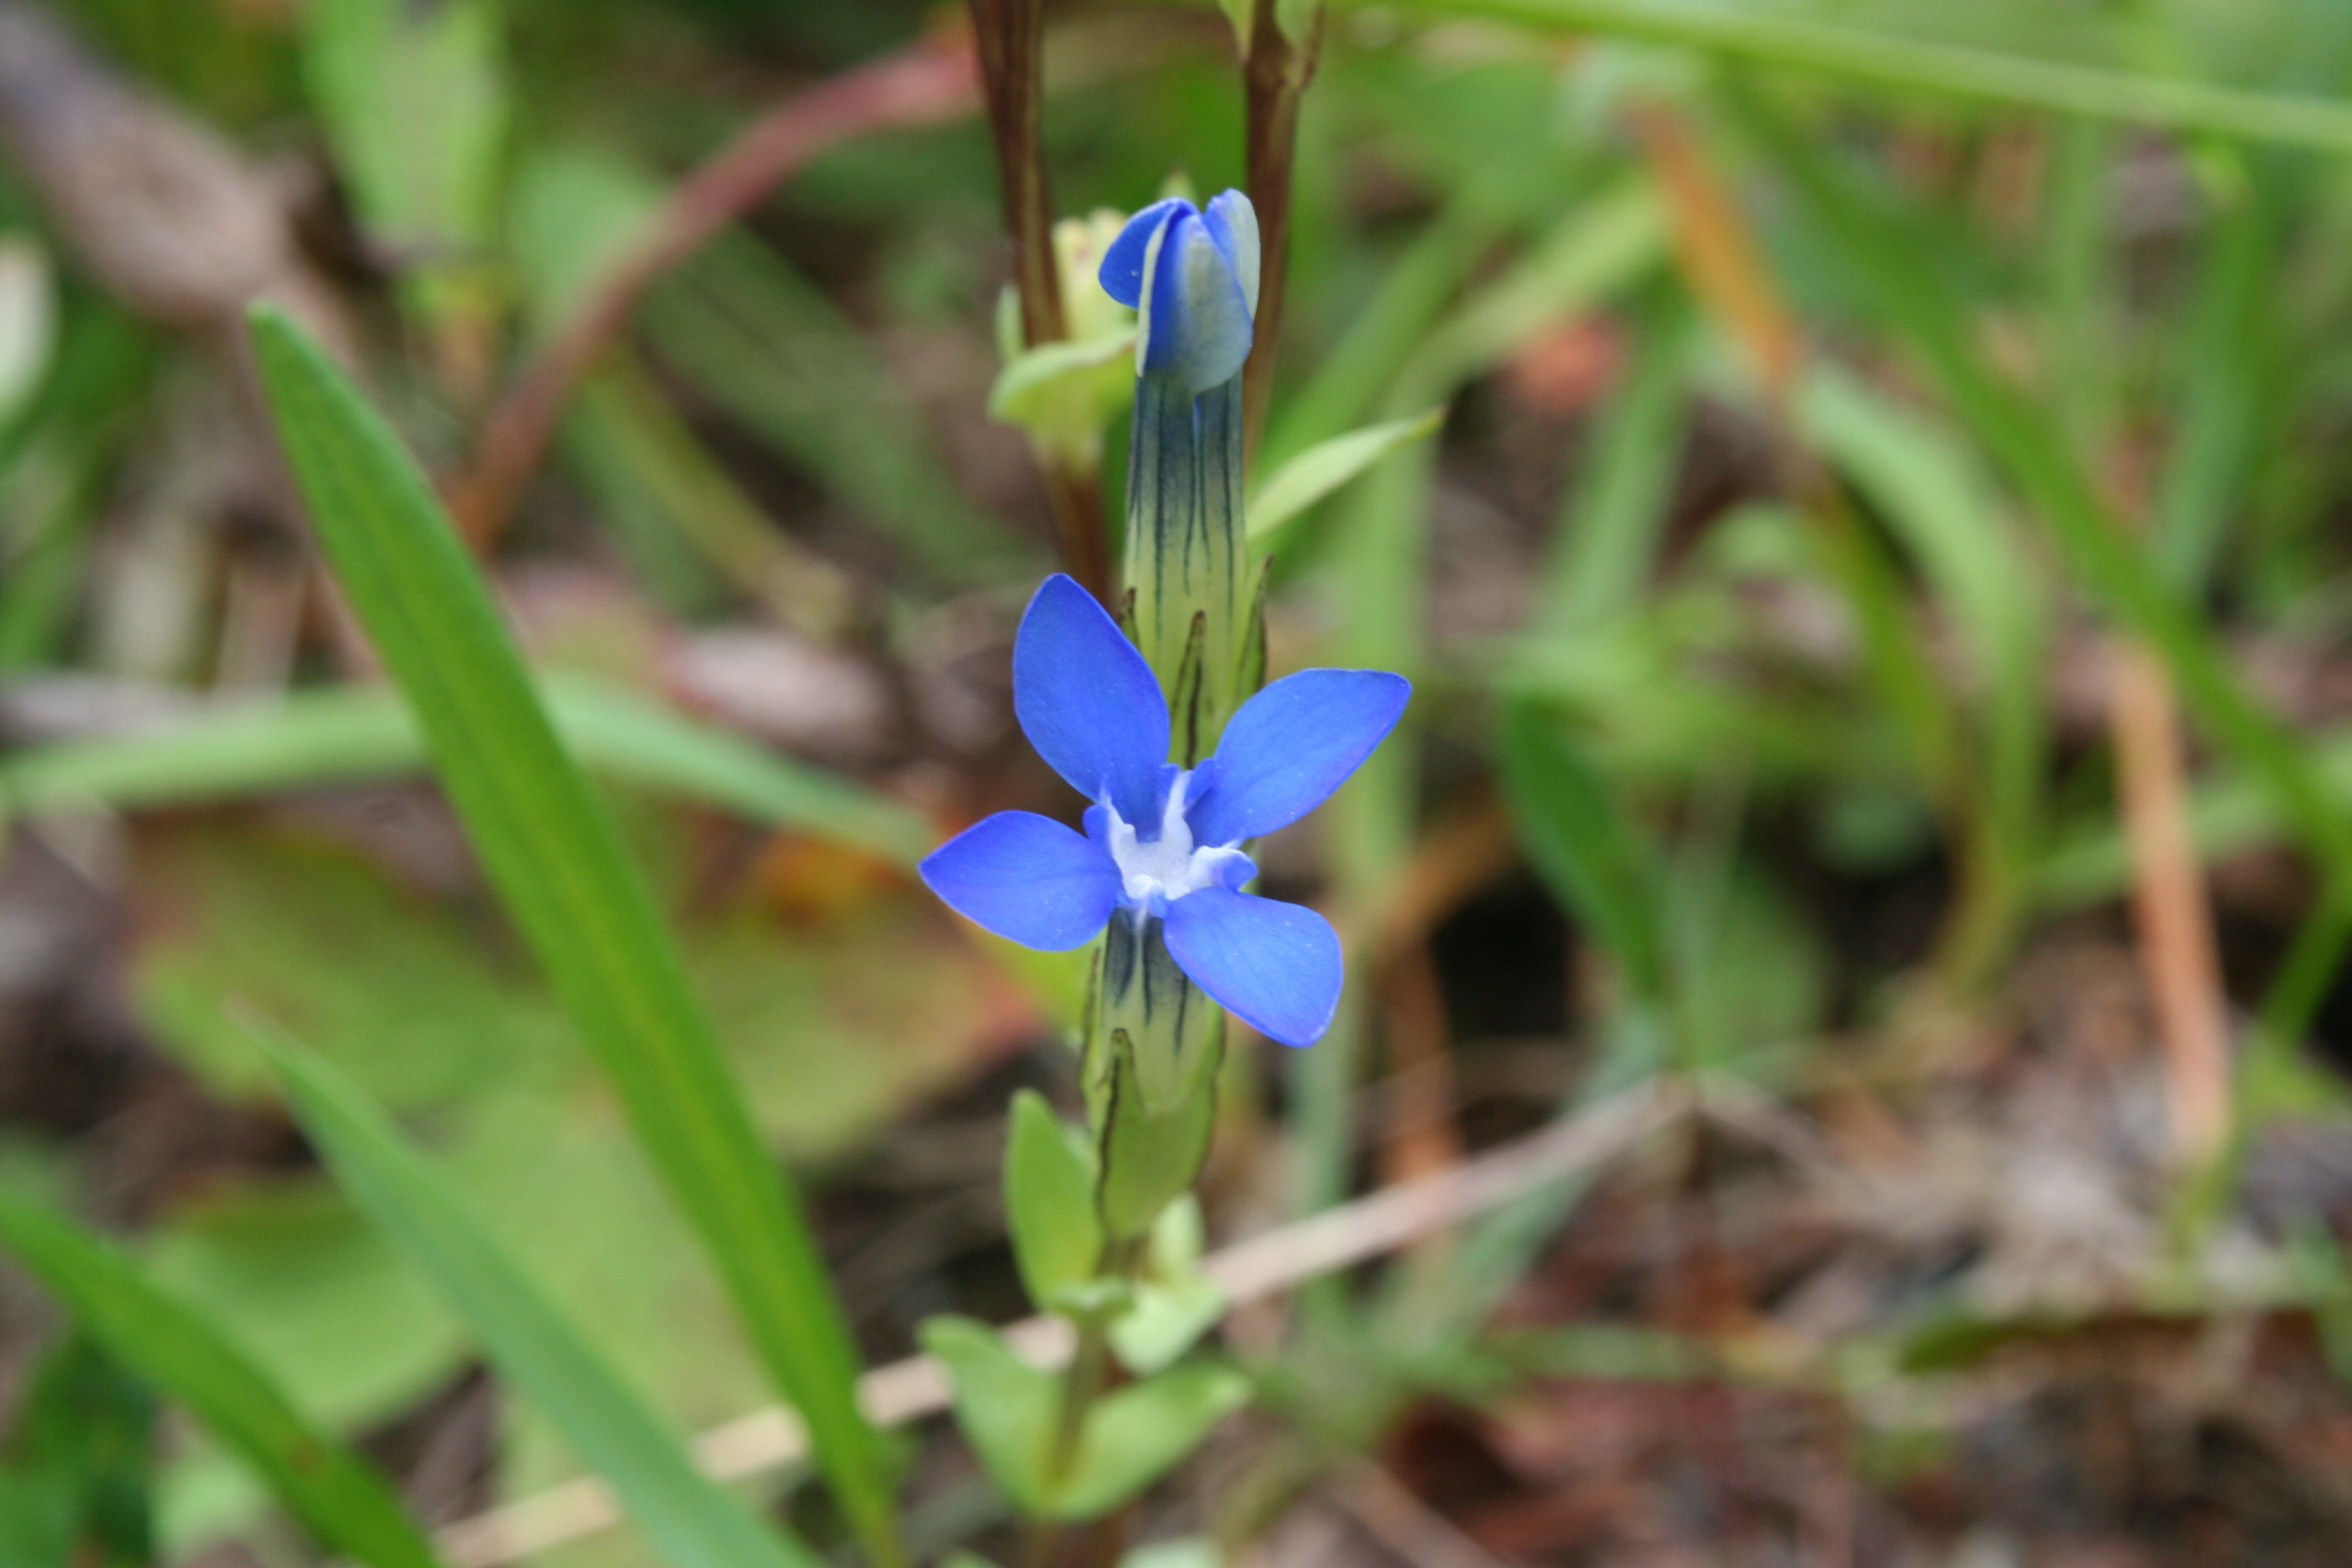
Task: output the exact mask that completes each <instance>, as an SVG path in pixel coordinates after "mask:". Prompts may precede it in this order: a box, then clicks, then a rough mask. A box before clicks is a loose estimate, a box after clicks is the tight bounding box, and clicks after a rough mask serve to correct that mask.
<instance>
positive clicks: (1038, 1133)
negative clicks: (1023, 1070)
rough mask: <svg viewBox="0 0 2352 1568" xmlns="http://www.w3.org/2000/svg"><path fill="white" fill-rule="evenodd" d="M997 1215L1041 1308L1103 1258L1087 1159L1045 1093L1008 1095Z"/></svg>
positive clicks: (1092, 1175) (1048, 1306) (1025, 1091)
mask: <svg viewBox="0 0 2352 1568" xmlns="http://www.w3.org/2000/svg"><path fill="white" fill-rule="evenodd" d="M1004 1217H1005V1220H1006V1223H1007V1224H1008V1225H1009V1226H1011V1228H1012V1231H1013V1259H1014V1261H1016V1262H1017V1263H1018V1264H1019V1265H1020V1267H1021V1282H1022V1284H1023V1285H1024V1286H1026V1287H1027V1288H1028V1290H1029V1300H1032V1301H1034V1303H1036V1305H1037V1307H1038V1308H1039V1309H1040V1310H1048V1311H1050V1310H1053V1308H1054V1304H1055V1298H1056V1297H1057V1296H1059V1295H1060V1294H1061V1292H1063V1291H1064V1290H1066V1289H1069V1288H1070V1287H1071V1286H1073V1285H1077V1284H1081V1283H1083V1282H1084V1281H1086V1280H1087V1279H1091V1278H1092V1277H1093V1276H1094V1272H1095V1268H1096V1267H1097V1264H1098V1263H1099V1262H1100V1261H1101V1258H1102V1248H1103V1235H1102V1221H1101V1220H1100V1219H1099V1218H1098V1217H1097V1215H1096V1214H1095V1173H1094V1162H1093V1161H1091V1160H1089V1159H1088V1158H1087V1154H1086V1151H1085V1150H1084V1149H1083V1148H1081V1147H1079V1146H1077V1145H1076V1144H1074V1143H1072V1142H1071V1141H1070V1136H1069V1134H1068V1133H1067V1132H1066V1131H1064V1129H1063V1127H1062V1123H1061V1120H1060V1119H1059V1118H1058V1117H1056V1116H1055V1114H1054V1110H1053V1107H1051V1106H1049V1105H1047V1104H1046V1103H1045V1097H1044V1096H1043V1095H1040V1094H1038V1093H1037V1092H1036V1091H1035V1090H1034V1089H1023V1090H1022V1091H1021V1092H1020V1093H1018V1094H1016V1095H1014V1096H1013V1115H1012V1119H1011V1122H1010V1125H1009V1128H1008V1131H1007V1135H1006V1142H1005V1147H1004Z"/></svg>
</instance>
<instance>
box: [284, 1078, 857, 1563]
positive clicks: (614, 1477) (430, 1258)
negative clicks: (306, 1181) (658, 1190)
mask: <svg viewBox="0 0 2352 1568" xmlns="http://www.w3.org/2000/svg"><path fill="white" fill-rule="evenodd" d="M258 1043H259V1045H260V1046H261V1048H262V1049H264V1050H265V1051H267V1052H268V1055H269V1058H270V1062H271V1065H273V1066H274V1067H275V1068H277V1069H278V1074H279V1076H280V1078H281V1079H283V1080H284V1082H285V1084H286V1086H287V1089H288V1091H289V1096H290V1098H291V1099H292V1100H293V1102H294V1105H295V1107H296V1110H298V1112H299V1116H300V1119H301V1122H302V1127H303V1130H304V1131H306V1132H308V1133H309V1134H310V1137H311V1138H312V1139H313V1140H315V1141H316V1142H317V1143H318V1145H319V1148H320V1152H321V1153H322V1154H323V1155H324V1157H325V1159H326V1162H327V1164H328V1166H329V1168H330V1169H331V1170H332V1171H333V1172H334V1173H335V1179H336V1180H337V1181H338V1182H340V1183H341V1184H342V1186H343V1189H344V1190H345V1191H346V1192H348V1193H349V1194H351V1196H352V1201H353V1202H355V1203H357V1204H358V1205H360V1206H361V1207H362V1209H364V1210H366V1211H367V1213H368V1215H369V1217H371V1218H372V1219H373V1220H374V1221H375V1223H376V1224H377V1225H379V1226H382V1227H383V1231H384V1233H385V1234H386V1235H387V1236H389V1237H392V1239H393V1241H394V1244H395V1245H396V1246H398V1247H400V1248H401V1250H403V1251H404V1252H405V1253H407V1254H408V1256H409V1257H410V1258H412V1259H413V1260H415V1262H416V1263H417V1265H418V1266H419V1267H421V1268H424V1269H425V1271H426V1272H427V1273H429V1274H430V1275H431V1276H432V1277H433V1279H434V1280H435V1281H436V1283H437V1284H438V1285H439V1286H440V1288H441V1290H442V1293H443V1294H444V1295H446V1297H447V1298H448V1299H449V1301H450V1303H451V1304H452V1305H453V1306H455V1307H456V1308H457V1312H458V1314H459V1316H461V1317H463V1318H464V1319H465V1320H466V1321H467V1323H469V1324H470V1325H472V1327H473V1330H474V1331H475V1332H476V1333H477V1334H478V1335H479V1336H480V1337H481V1341H482V1343H483V1345H484V1347H485V1349H486V1350H487V1351H488V1355H489V1358H490V1361H491V1363H492V1364H493V1365H494V1366H496V1367H497V1368H498V1370H499V1373H500V1375H501V1376H503V1377H505V1378H507V1379H509V1381H511V1382H512V1383H513V1384H514V1385H515V1386H516V1387H517V1388H518V1389H520V1391H521V1392H522V1394H523V1395H524V1397H526V1398H528V1399H529V1400H530V1401H531V1402H532V1403H533V1404H534V1405H538V1406H539V1407H540V1409H541V1410H542V1411H543V1412H545V1413H546V1415H548V1416H549V1418H550V1419H551V1420H552V1421H553V1422H554V1423H555V1424H556V1426H557V1427H558V1428H559V1429H560V1430H561V1431H562V1434H563V1436H564V1439H565V1440H566V1441H567V1442H568V1443H570V1444H571V1445H572V1448H573V1449H574V1450H575V1451H576V1452H577V1453H578V1454H579V1455H580V1457H581V1458H583V1460H585V1461H586V1462H587V1463H588V1465H589V1466H590V1467H591V1468H593V1469H594V1470H595V1471H596V1472H597V1473H598V1474H599V1475H601V1476H603V1477H604V1479H605V1480H606V1481H608V1482H610V1483H611V1485H612V1488H613V1490H614V1494H615V1495H616V1496H618V1497H619V1499H620V1500H621V1506H622V1507H623V1508H625V1510H628V1513H629V1517H630V1518H631V1519H633V1520H635V1521H636V1524H637V1526H638V1528H639V1529H641V1530H643V1531H645V1533H646V1538H647V1539H648V1540H649V1541H650V1542H652V1543H653V1545H654V1549H655V1551H656V1552H658V1553H659V1554H660V1555H661V1556H662V1557H663V1558H664V1559H665V1560H667V1562H669V1563H674V1564H676V1565H677V1568H818V1565H819V1564H821V1563H823V1562H824V1559H822V1558H820V1557H818V1556H817V1555H816V1554H815V1553H814V1552H811V1551H810V1550H809V1549H808V1548H807V1547H805V1546H803V1545H802V1544H801V1543H800V1542H798V1541H797V1540H794V1539H793V1538H792V1537H789V1536H785V1535H781V1534H778V1533H775V1532H772V1531H770V1530H768V1529H767V1528H765V1527H764V1526H762V1525H761V1522H760V1521H758V1520H757V1519H755V1518H754V1517H752V1514H751V1510H749V1509H747V1508H746V1507H745V1506H744V1505H743V1504H742V1502H741V1501H740V1500H738V1499H737V1498H736V1497H735V1496H734V1495H733V1494H732V1493H730V1492H729V1491H727V1490H726V1489H723V1488H721V1487H719V1485H718V1484H717V1483H715V1482H713V1481H711V1480H710V1479H708V1478H707V1477H705V1476H704V1475H702V1473H701V1472H700V1471H698V1470H697V1469H696V1468H694V1464H693V1461H692V1460H691V1459H690V1458H688V1454H687V1450H686V1447H685V1445H684V1443H682V1442H681V1441H680V1440H679V1438H678V1436H677V1434H675V1433H672V1432H669V1431H667V1430H666V1429H665V1428H664V1427H663V1426H662V1425H661V1423H660V1422H659V1420H657V1419H656V1417H655V1416H654V1415H653V1414H652V1412H650V1411H649V1410H647V1409H646V1407H645V1405H642V1404H641V1403H640V1402H639V1401H638V1400H637V1398H636V1396H635V1395H634V1394H631V1393H630V1392H629V1391H628V1389H627V1388H626V1387H625V1385H624V1384H622V1383H621V1381H620V1379H619V1378H618V1377H617V1376H615V1375H614V1373H613V1371H612V1369H611V1368H610V1367H609V1366H608V1365H606V1364H605V1363H604V1362H603V1361H602V1360H601V1359H599V1358H598V1357H597V1355H596V1354H595V1352H593V1351H592V1350H590V1349H589V1348H588V1346H587V1344H586V1343H585V1342H583V1341H582V1340H581V1338H580V1336H579V1334H578V1333H577V1331H574V1330H573V1328H572V1325H571V1323H570V1322H569V1321H566V1320H565V1319H564V1317H563V1316H562V1314H561V1313H560V1312H558V1311H557V1310H555V1307H554V1305H553V1304H552V1303H551V1302H550V1301H549V1300H547V1298H546V1297H545V1296H543V1295H541V1293H540V1291H539V1290H538V1289H537V1288H536V1287H535V1286H533V1285H532V1283H531V1282H530V1279H528V1278H527V1277H526V1276H525V1275H524V1274H523V1273H522V1272H521V1270H520V1269H518V1268H516V1267H515V1266H514V1265H513V1263H511V1262H510V1261H509V1260H508V1258H506V1257H505V1256H504V1255H503V1254H502V1253H501V1252H500V1251H499V1247H498V1246H497V1244H496V1243H494V1242H493V1241H492V1240H491V1239H490V1237H488V1234H487V1233H486V1232H485V1231H483V1230H482V1228H481V1227H480V1226H479V1225H478V1223H477V1222H476V1221H475V1220H474V1218H473V1217H472V1216H471V1215H468V1214H467V1212H466V1210H465V1207H464V1205H462V1204H460V1203H459V1201H458V1200H457V1195H456V1194H455V1193H454V1192H453V1191H452V1190H451V1189H450V1187H449V1185H448V1184H447V1182H446V1179H445V1178H443V1177H442V1176H441V1175H440V1174H439V1173H436V1172H435V1171H434V1170H433V1169H432V1168H431V1167H429V1166H428V1165H426V1164H425V1162H424V1161H423V1160H422V1159H421V1158H419V1157H418V1155H417V1154H416V1152H415V1151H414V1150H413V1149H411V1148H410V1147H409V1146H408V1145H407V1144H406V1143H405V1142H404V1140H403V1139H402V1138H401V1136H400V1134H399V1133H398V1132H397V1131H394V1128H393V1126H392V1123H391V1122H390V1121H389V1120H388V1119H387V1118H386V1117H385V1116H384V1114H383V1111H382V1110H378V1109H377V1108H376V1107H374V1106H373V1105H372V1104H370V1103H369V1102H368V1101H367V1100H365V1099H364V1098H363V1097H362V1095H361V1094H360V1093H359V1091H358V1090H357V1089H354V1088H353V1087H352V1084H351V1083H350V1081H349V1080H348V1079H344V1078H343V1077H342V1075H341V1074H340V1073H338V1072H336V1071H335V1070H334V1069H333V1068H330V1067H328V1066H327V1065H326V1064H325V1063H324V1062H321V1061H320V1060H318V1059H317V1058H314V1057H311V1056H310V1055H309V1054H308V1053H307V1052H304V1051H301V1050H299V1049H297V1048H293V1047H287V1046H284V1045H281V1044H279V1043H278V1042H276V1041H273V1040H268V1039H264V1040H261V1041H259V1042H258ZM615 1266H616V1267H625V1261H624V1260H619V1259H616V1260H615Z"/></svg>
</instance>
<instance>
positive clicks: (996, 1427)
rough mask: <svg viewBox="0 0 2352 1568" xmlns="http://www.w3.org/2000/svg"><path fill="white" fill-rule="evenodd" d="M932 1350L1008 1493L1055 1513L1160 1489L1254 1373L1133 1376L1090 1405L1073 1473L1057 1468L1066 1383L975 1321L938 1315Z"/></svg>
mask: <svg viewBox="0 0 2352 1568" xmlns="http://www.w3.org/2000/svg"><path fill="white" fill-rule="evenodd" d="M923 1348H924V1349H925V1350H927V1351H929V1352H930V1353H931V1354H933V1355H935V1356H937V1357H939V1358H940V1361H942V1362H944V1363H947V1368H948V1374H949V1376H950V1378H951V1379H952V1380H953V1381H954V1383H955V1409H956V1421H957V1423H958V1424H959V1425H960V1426H961V1427H962V1428H963V1434H964V1436H965V1437H966V1439H967V1440H969V1441H970V1442H971V1446H972V1448H973V1450H974V1452H976V1453H977V1454H978V1455H979V1456H980V1459H981V1463H982V1464H983V1465H985V1466H986V1467H987V1468H988V1473H989V1474H990V1475H991V1476H992V1477H993V1478H994V1479H995V1480H996V1483H997V1485H999V1486H1001V1487H1003V1489H1004V1491H1005V1495H1006V1496H1008V1497H1010V1498H1011V1499H1012V1500H1013V1501H1014V1502H1015V1503H1016V1504H1018V1505H1019V1506H1020V1508H1021V1509H1022V1510H1023V1511H1024V1512H1026V1513H1031V1514H1034V1515H1037V1516H1039V1517H1041V1518H1045V1519H1060V1520H1079V1519H1093V1518H1096V1517H1097V1516H1098V1515H1101V1514H1105V1513H1108V1512H1109V1511H1110V1510H1112V1509H1114V1508H1117V1507H1118V1505H1119V1504H1121V1503H1123V1502H1125V1501H1126V1500H1128V1499H1129V1498H1131V1497H1133V1496H1134V1495H1135V1494H1136V1493H1137V1492H1139V1491H1141V1490H1142V1489H1144V1488H1145V1487H1147V1486H1150V1484H1151V1483H1152V1482H1153V1481H1155V1480H1157V1479H1160V1476H1162V1475H1164V1474H1165V1473H1166V1472H1167V1471H1168V1470H1169V1468H1171V1467H1172V1466H1173V1465H1175V1464H1176V1463H1177V1461H1179V1460H1181V1458H1184V1456H1185V1455H1187V1454H1189V1453H1191V1452H1192V1450H1193V1449H1194V1448H1195V1447H1199V1446H1200V1442H1201V1439H1202V1438H1203V1437H1205V1436H1208V1433H1209V1429H1210V1428H1211V1427H1212V1426H1215V1425H1216V1424H1217V1423H1218V1422H1220V1421H1222V1420H1223V1419H1224V1418H1225V1417H1226V1416H1227V1415H1232V1414H1233V1413H1234V1411H1236V1410H1238V1409H1240V1408H1241V1407H1242V1406H1243V1405H1244V1404H1246V1403H1248V1400H1249V1395H1250V1383H1249V1379H1247V1378H1245V1377H1244V1376H1243V1375H1242V1374H1241V1373H1237V1372H1235V1371H1234V1370H1233V1369H1232V1368H1230V1367H1224V1366H1214V1365H1210V1364H1207V1363H1201V1364H1197V1365H1192V1366H1183V1367H1179V1368H1177V1369H1176V1370H1175V1371H1173V1372H1167V1373H1160V1375H1159V1376H1157V1377H1153V1378H1150V1379H1147V1380H1146V1381H1144V1382H1141V1383H1131V1384H1128V1385H1127V1386H1126V1387H1124V1388H1120V1389H1117V1390H1114V1391H1113V1392H1111V1393H1110V1394H1106V1395H1104V1396H1103V1397H1102V1398H1100V1399H1097V1401H1095V1403H1094V1405H1093V1406H1092V1407H1091V1408H1090V1409H1089V1410H1088V1411H1087V1419H1086V1424H1085V1426H1084V1427H1083V1428H1082V1429H1081V1431H1080V1433H1079V1436H1078V1442H1077V1446H1076V1451H1075V1452H1074V1453H1073V1454H1072V1455H1071V1458H1070V1462H1069V1466H1068V1468H1067V1470H1066V1473H1065V1474H1064V1475H1063V1476H1062V1477H1061V1478H1060V1479H1058V1480H1056V1479H1054V1478H1053V1477H1052V1476H1051V1475H1049V1474H1048V1470H1049V1468H1050V1466H1051V1464H1052V1460H1053V1447H1054V1432H1055V1422H1056V1420H1057V1418H1058V1416H1059V1415H1060V1407H1061V1394H1062V1388H1061V1381H1060V1380H1059V1379H1058V1378H1056V1377H1055V1376H1054V1375H1053V1374H1052V1373H1045V1372H1040V1371H1039V1370H1038V1369H1037V1368H1035V1367H1034V1366H1031V1365H1030V1364H1029V1363H1027V1362H1024V1361H1023V1360H1022V1359H1021V1358H1020V1357H1019V1356H1017V1355H1015V1354H1014V1353H1013V1351H1012V1350H1011V1348H1010V1347H1008V1346H1007V1345H1006V1344H1005V1343H1004V1342H1003V1339H1002V1338H1000V1337H999V1336H998V1335H997V1334H996V1332H995V1331H993V1330H992V1329H990V1328H989V1327H988V1326H987V1325H985V1324H983V1323H978V1322H974V1321H972V1320H971V1319H970V1318H934V1319H932V1320H931V1321H929V1322H927V1323H925V1324H924V1325H923Z"/></svg>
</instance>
